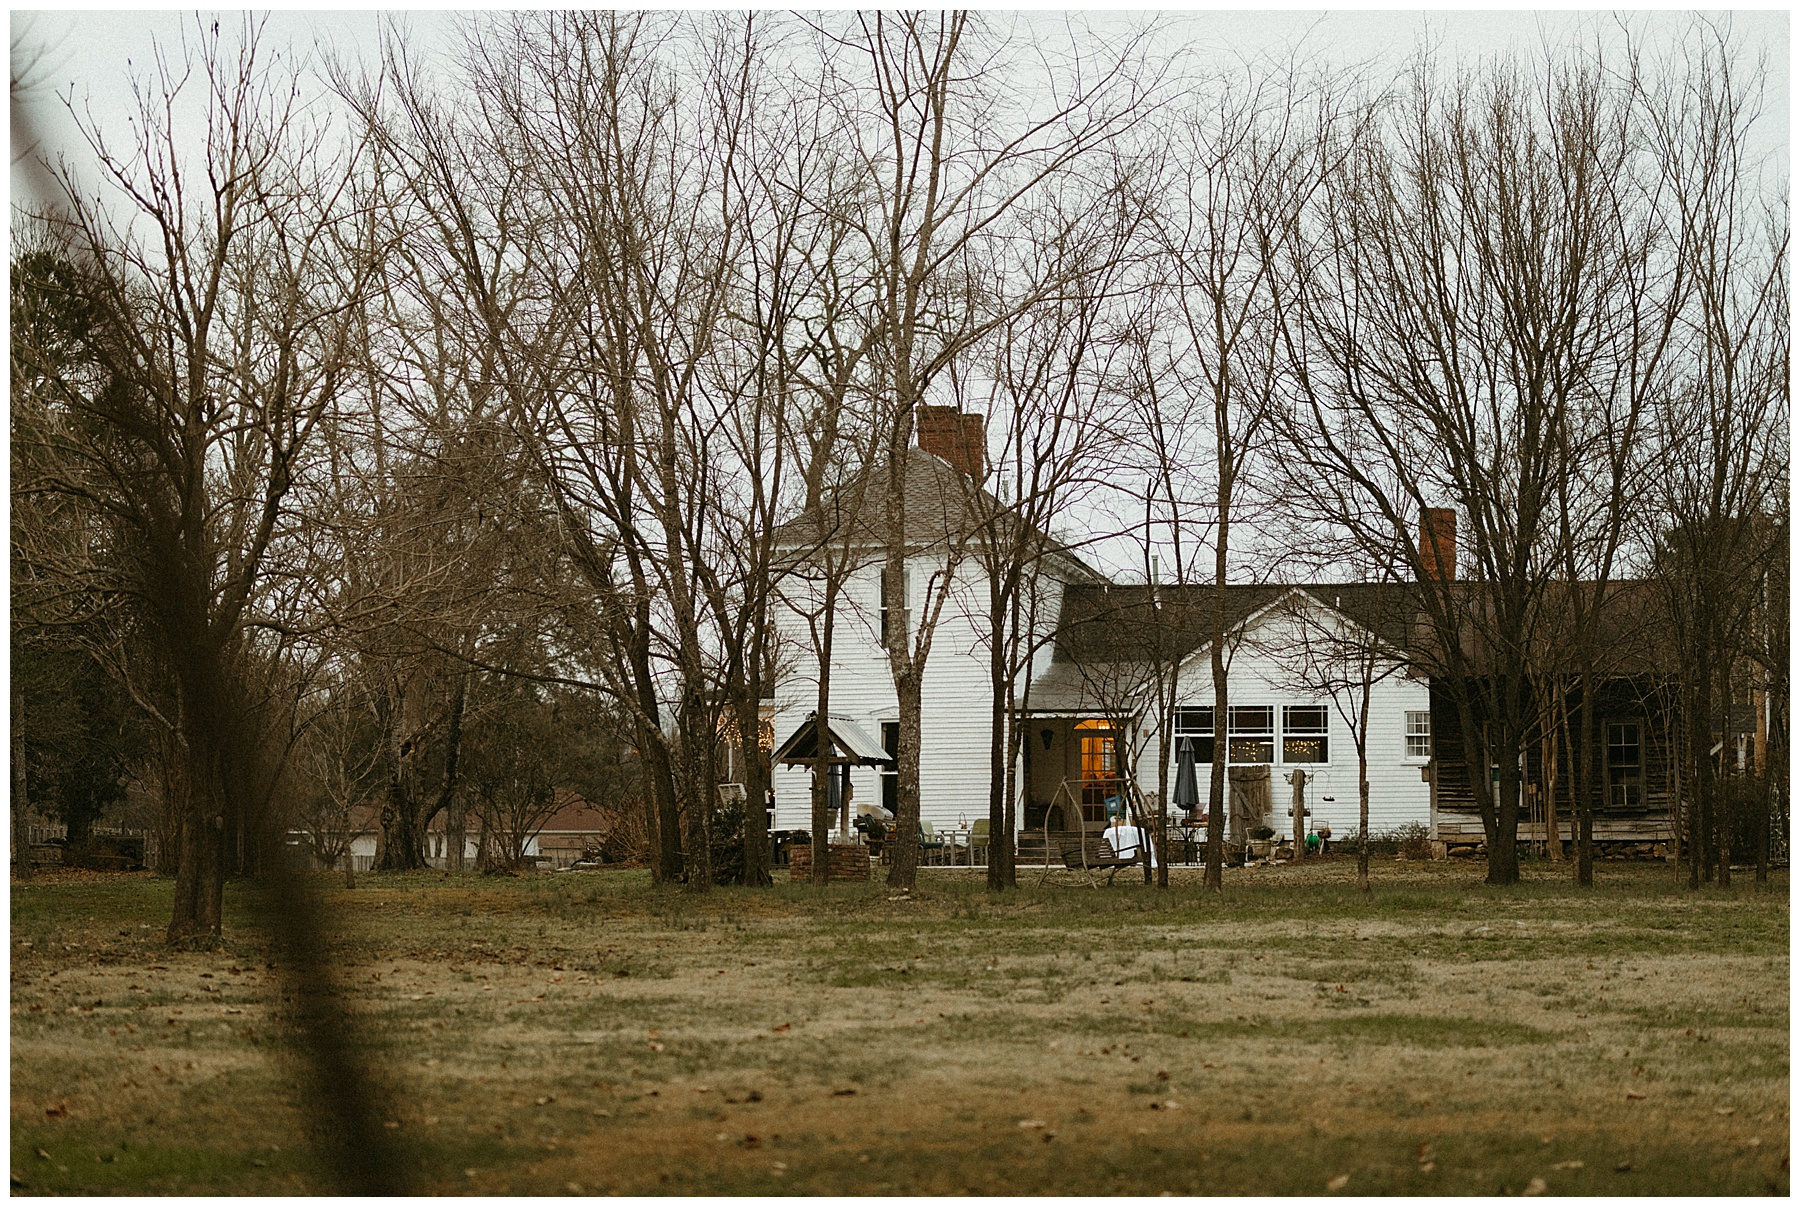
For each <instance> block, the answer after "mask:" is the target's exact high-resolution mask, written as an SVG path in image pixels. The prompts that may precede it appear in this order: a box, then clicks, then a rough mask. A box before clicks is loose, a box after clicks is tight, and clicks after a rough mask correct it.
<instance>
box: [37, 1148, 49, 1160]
mask: <svg viewBox="0 0 1800 1207" xmlns="http://www.w3.org/2000/svg"><path fill="white" fill-rule="evenodd" d="M37 1156H38V1160H40V1161H48V1160H49V1159H50V1154H49V1153H47V1152H45V1151H44V1150H43V1149H41V1148H40V1149H38V1150H37Z"/></svg>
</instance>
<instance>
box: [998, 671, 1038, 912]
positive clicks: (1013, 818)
mask: <svg viewBox="0 0 1800 1207" xmlns="http://www.w3.org/2000/svg"><path fill="white" fill-rule="evenodd" d="M1012 690H1013V689H1012V687H1011V685H1010V684H1009V685H1008V688H1007V691H1008V696H1007V721H1006V744H1007V758H1006V811H1005V814H1004V816H1003V817H1002V819H1001V820H1002V823H1003V825H1004V827H1005V830H1006V868H1005V872H1004V874H1003V875H1002V876H1001V885H1000V886H1001V887H1002V888H1018V887H1019V808H1018V805H1019V797H1020V795H1021V794H1022V793H1028V792H1030V790H1031V788H1030V785H1031V743H1030V742H1029V741H1027V740H1026V739H1027V738H1029V737H1030V735H1029V734H1027V733H1026V732H1025V730H1024V729H1023V728H1022V727H1021V725H1020V723H1019V707H1018V701H1017V699H1015V698H1014V697H1013V696H1012V694H1011V693H1012ZM1021 775H1022V776H1023V777H1024V780H1023V783H1021V782H1020V776H1021Z"/></svg>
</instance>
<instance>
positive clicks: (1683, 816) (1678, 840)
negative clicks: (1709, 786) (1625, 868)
mask: <svg viewBox="0 0 1800 1207" xmlns="http://www.w3.org/2000/svg"><path fill="white" fill-rule="evenodd" d="M1659 712H1660V715H1661V719H1662V725H1663V740H1664V742H1665V743H1666V744H1667V745H1666V749H1667V751H1668V760H1669V854H1670V856H1671V860H1672V862H1673V863H1674V864H1675V878H1676V879H1677V880H1679V879H1681V868H1682V860H1683V859H1684V858H1685V857H1686V856H1685V847H1686V843H1685V839H1686V836H1687V815H1688V806H1687V795H1686V789H1687V776H1686V775H1685V774H1684V773H1683V769H1684V768H1685V767H1686V765H1687V757H1686V755H1685V753H1684V752H1683V749H1682V747H1683V744H1684V742H1685V740H1686V739H1685V737H1684V736H1683V735H1685V734H1686V733H1687V726H1686V725H1685V724H1683V718H1682V716H1681V706H1680V702H1679V701H1677V702H1676V703H1675V704H1674V705H1673V706H1671V705H1669V704H1668V703H1667V698H1666V697H1664V706H1663V707H1662V708H1661V709H1660V710H1659Z"/></svg>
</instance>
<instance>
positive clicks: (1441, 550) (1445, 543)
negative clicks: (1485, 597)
mask: <svg viewBox="0 0 1800 1207" xmlns="http://www.w3.org/2000/svg"><path fill="white" fill-rule="evenodd" d="M1419 569H1420V570H1421V571H1422V573H1421V575H1420V577H1421V578H1426V579H1433V580H1436V581H1439V582H1455V581H1456V509H1455V508H1454V507H1427V508H1425V509H1424V511H1422V512H1420V513H1419Z"/></svg>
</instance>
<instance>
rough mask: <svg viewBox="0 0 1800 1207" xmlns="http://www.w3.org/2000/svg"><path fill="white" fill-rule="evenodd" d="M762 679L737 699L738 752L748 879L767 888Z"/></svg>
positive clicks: (748, 685) (769, 881)
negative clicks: (742, 767) (740, 764)
mask: <svg viewBox="0 0 1800 1207" xmlns="http://www.w3.org/2000/svg"><path fill="white" fill-rule="evenodd" d="M761 697H762V680H761V677H760V676H752V677H751V678H750V680H749V682H747V683H746V684H745V688H744V691H743V693H742V695H741V696H740V697H739V699H738V701H737V729H738V752H739V754H740V755H741V756H742V757H743V760H744V883H745V884H746V885H748V886H750V887H752V888H764V887H767V886H768V885H770V884H773V883H774V879H773V877H771V876H770V875H769V814H768V795H769V784H768V776H767V774H766V772H765V771H764V769H763V756H762V699H761Z"/></svg>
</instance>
